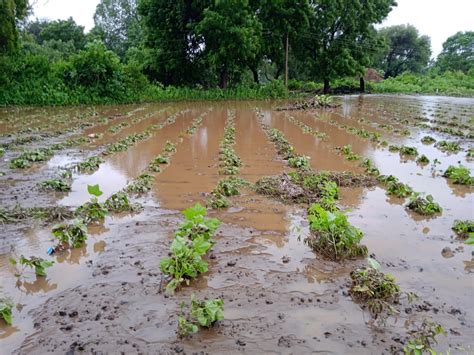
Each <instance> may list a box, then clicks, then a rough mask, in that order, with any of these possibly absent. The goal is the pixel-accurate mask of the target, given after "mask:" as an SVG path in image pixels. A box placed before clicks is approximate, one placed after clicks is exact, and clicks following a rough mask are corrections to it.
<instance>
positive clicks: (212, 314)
mask: <svg viewBox="0 0 474 355" xmlns="http://www.w3.org/2000/svg"><path fill="white" fill-rule="evenodd" d="M180 308H181V315H180V316H179V317H178V334H179V336H181V337H185V336H188V335H189V334H192V333H196V332H197V331H198V330H199V327H205V328H210V327H212V326H213V325H214V324H215V323H216V322H217V321H220V320H222V319H224V301H223V300H222V299H219V298H218V299H213V300H198V299H196V298H195V297H194V295H192V296H191V303H190V304H189V305H186V304H185V303H184V302H183V303H181V305H180ZM185 308H188V312H187V313H185V311H184V310H185Z"/></svg>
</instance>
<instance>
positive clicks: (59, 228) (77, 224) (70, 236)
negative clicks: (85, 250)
mask: <svg viewBox="0 0 474 355" xmlns="http://www.w3.org/2000/svg"><path fill="white" fill-rule="evenodd" d="M52 233H53V236H55V237H56V238H58V239H59V241H60V242H61V243H68V244H69V245H71V246H72V247H73V248H79V247H80V246H82V244H83V243H84V242H85V241H86V240H87V227H86V225H85V223H84V220H82V219H80V218H76V219H75V220H74V221H73V222H72V223H69V224H64V223H61V224H56V225H55V226H54V227H53V230H52Z"/></svg>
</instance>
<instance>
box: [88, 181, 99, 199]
mask: <svg viewBox="0 0 474 355" xmlns="http://www.w3.org/2000/svg"><path fill="white" fill-rule="evenodd" d="M87 191H88V192H89V194H91V195H94V196H96V197H99V196H100V195H102V194H103V192H102V191H100V187H99V185H98V184H97V185H87Z"/></svg>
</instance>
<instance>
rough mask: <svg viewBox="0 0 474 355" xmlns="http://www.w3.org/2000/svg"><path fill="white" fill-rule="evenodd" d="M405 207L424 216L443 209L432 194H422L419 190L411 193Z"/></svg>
mask: <svg viewBox="0 0 474 355" xmlns="http://www.w3.org/2000/svg"><path fill="white" fill-rule="evenodd" d="M407 208H408V209H410V210H412V211H415V212H417V213H419V214H422V215H426V216H431V215H434V214H435V213H441V212H442V211H443V209H442V208H441V206H440V205H439V204H437V203H436V202H434V199H433V196H431V195H426V196H423V195H421V194H420V193H419V192H413V193H412V195H411V196H410V201H409V202H408V205H407Z"/></svg>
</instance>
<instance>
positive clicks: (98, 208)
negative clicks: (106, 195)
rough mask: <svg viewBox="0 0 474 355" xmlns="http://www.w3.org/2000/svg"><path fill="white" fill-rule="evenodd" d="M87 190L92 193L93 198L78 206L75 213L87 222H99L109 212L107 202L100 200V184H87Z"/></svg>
mask: <svg viewBox="0 0 474 355" xmlns="http://www.w3.org/2000/svg"><path fill="white" fill-rule="evenodd" d="M87 191H88V192H89V194H90V195H91V200H90V201H89V202H86V203H84V204H83V205H82V206H80V207H78V208H77V210H76V212H75V214H76V216H78V217H81V218H82V219H84V221H85V222H86V223H92V222H98V221H101V220H103V219H104V218H105V216H106V215H107V214H108V210H107V207H106V206H105V204H103V203H101V202H99V199H98V197H99V196H101V195H102V191H100V188H99V185H87Z"/></svg>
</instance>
